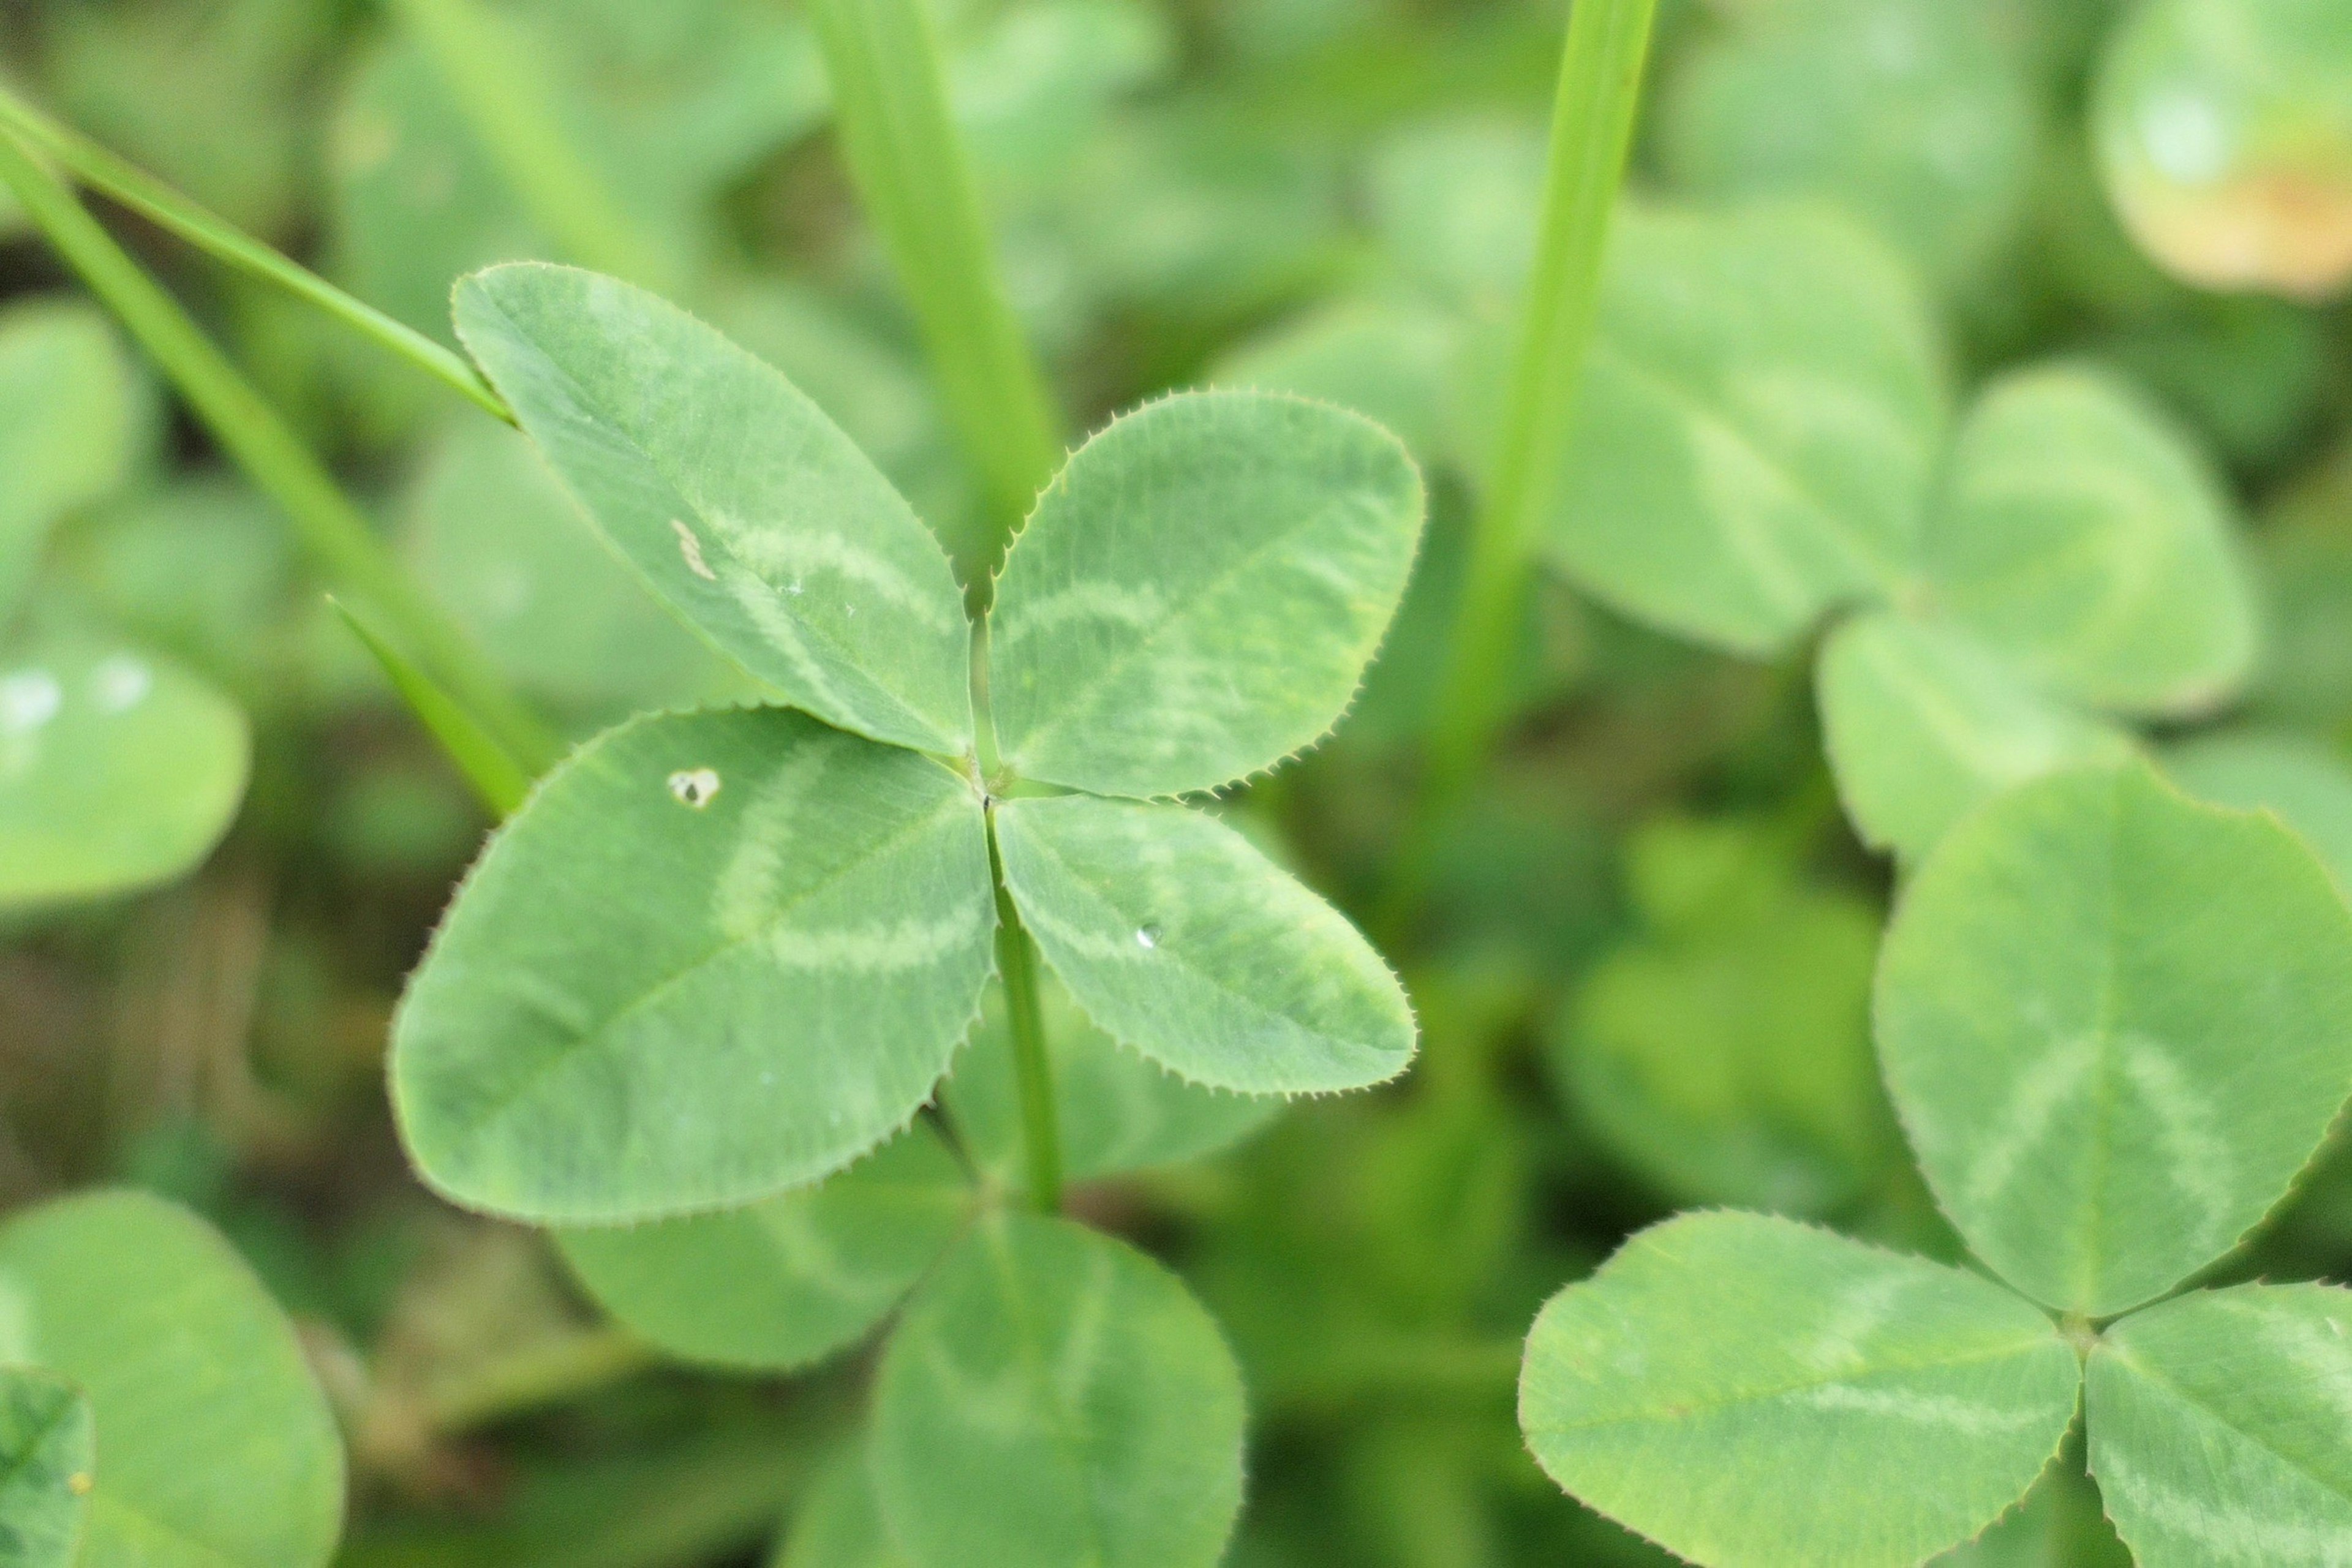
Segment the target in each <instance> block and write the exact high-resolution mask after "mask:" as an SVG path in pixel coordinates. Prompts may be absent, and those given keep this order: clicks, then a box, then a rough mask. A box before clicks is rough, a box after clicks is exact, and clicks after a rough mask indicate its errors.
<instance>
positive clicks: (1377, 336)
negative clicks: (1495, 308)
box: [1211, 298, 1463, 463]
mask: <svg viewBox="0 0 2352 1568" xmlns="http://www.w3.org/2000/svg"><path fill="white" fill-rule="evenodd" d="M1462 335H1463V334H1462V328H1461V325H1460V323H1459V322H1457V321H1454V320H1453V319H1452V318H1451V317H1449V316H1448V315H1446V314H1445V313H1444V312H1443V311H1441V310H1434V309H1433V308H1431V307H1429V306H1426V305H1420V304H1414V303H1412V302H1409V301H1406V300H1387V299H1378V298H1371V299H1343V300H1336V301H1334V302H1333V303H1331V304H1329V305H1327V306H1325V307H1323V308H1322V309H1320V310H1315V311H1313V312H1311V313H1309V314H1307V315H1305V316H1302V317H1300V318H1298V319H1297V320H1296V321H1285V322H1284V323H1282V325H1280V326H1278V327H1276V328H1275V329H1274V330H1273V331H1268V332H1265V333H1264V334H1262V335H1260V336H1258V337H1255V338H1252V339H1250V340H1248V341H1246V342H1244V343H1242V344H1241V345H1240V346H1239V347H1238V348H1236V349H1235V350H1234V352H1233V353H1230V354H1228V355H1226V356H1225V358H1224V359H1223V362H1222V363H1220V364H1219V366H1218V368H1217V370H1216V372H1215V374H1213V377H1212V378H1211V379H1213V381H1214V382H1215V383H1216V384H1218V385H1220V386H1247V387H1256V388H1259V389H1261V390H1263V391H1266V392H1286V393H1289V394H1292V395H1295V396H1299V397H1311V398H1318V399H1320V400H1321V401H1323V402H1326V403H1336V404H1338V405H1339V406H1341V407H1342V408H1353V409H1355V410H1357V411H1358V412H1359V413H1361V414H1365V415H1368V416H1370V417H1372V418H1374V419H1377V420H1379V421H1380V422H1381V424H1383V425H1385V426H1388V427H1389V428H1390V429H1391V430H1393V431H1394V432H1396V434H1397V437H1398V438H1399V439H1401V440H1402V441H1403V442H1404V444H1405V446H1406V447H1408V448H1410V449H1411V450H1412V452H1413V454H1414V455H1415V456H1416V457H1418V458H1420V459H1421V460H1422V461H1423V463H1434V462H1439V461H1442V460H1445V459H1448V458H1452V457H1454V455H1455V454H1454V447H1456V446H1457V445H1458V444H1459V439H1460V433H1459V432H1457V431H1456V430H1455V429H1454V404H1455V402H1456V401H1457V397H1456V389H1455V386H1454V383H1455V381H1456V380H1457V379H1458V377H1459V375H1460V368H1461V367H1460V363H1459V362H1460V360H1461V357H1462V341H1461V340H1462Z"/></svg>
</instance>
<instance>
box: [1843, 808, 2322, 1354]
mask: <svg viewBox="0 0 2352 1568" xmlns="http://www.w3.org/2000/svg"><path fill="white" fill-rule="evenodd" d="M1877 1021H1878V1047H1879V1054H1880V1057H1881V1058H1882V1060H1883V1062H1884V1064H1885V1070H1886V1079H1887V1083H1888V1086H1889V1088H1890V1089H1892V1090H1893V1092H1894V1096H1895V1106H1896V1109H1897V1110H1899V1111H1901V1113H1902V1116H1903V1121H1904V1124H1905V1126H1906V1129H1907V1130H1908V1131H1909V1132H1910V1134H1911V1141H1912V1143H1913V1146H1914V1147H1915V1148H1916V1150H1917V1152H1918V1154H1919V1161H1920V1164H1921V1166H1922V1168H1923V1169H1924V1171H1925V1173H1926V1174H1927V1182H1928V1184H1929V1186H1930V1187H1932V1188H1933V1189H1934V1191H1935V1194H1936V1196H1937V1200H1938V1202H1940V1203H1941V1205H1943V1208H1944V1212H1945V1213H1946V1214H1948V1215H1950V1216H1951V1219H1952V1221H1953V1223H1954V1224H1955V1225H1957V1226H1958V1227H1959V1230H1960V1233H1961V1235H1963V1236H1964V1237H1967V1238H1968V1240H1969V1246H1970V1247H1973V1248H1974V1249H1975V1251H1976V1254H1977V1256H1978V1257H1979V1258H1983V1259H1984V1261H1985V1262H1986V1263H1988V1264H1990V1265H1991V1266H1992V1268H1993V1269H1994V1270H1995V1271H1996V1272H1997V1273H1999V1274H2000V1276H2001V1277H2002V1278H2003V1279H2007V1280H2008V1281H2009V1282H2010V1283H2011V1284H2012V1285H2014V1286H2016V1287H2017V1288H2018V1289H2021V1290H2023V1291H2024V1292H2025V1293H2026V1294H2028V1295H2030V1296H2032V1297H2033V1298H2034V1299H2036V1300H2040V1301H2042V1302H2043V1303H2045V1304H2047V1305H2049V1306H2052V1307H2058V1308H2063V1309H2065V1310H2071V1311H2075V1312H2080V1313H2083V1314H2084V1315H2085V1316H2088V1317H2105V1316H2109V1315H2112V1314H2114V1313H2116V1312H2120V1311H2123V1310H2126V1309H2128V1308H2131V1307H2135V1306H2137V1305H2139V1304H2140V1303H2142V1302H2144V1301H2147V1300H2151V1299H2152V1298H2154V1297H2157V1296H2159V1295H2162V1294H2163V1293H2164V1292H2166V1291H2167V1290H2168V1289H2171V1288H2173V1287H2174V1286H2176V1285H2178V1284H2179V1283H2180V1282H2181V1281H2182V1280H2184V1279H2188V1278H2189V1276H2191V1275H2193V1274H2195V1273H2196V1272H2197V1271H2198V1270H2199V1269H2200V1268H2204V1267H2205V1266H2206V1265H2208V1264H2210V1263H2211V1262H2212V1261H2213V1260H2214V1259H2215V1258H2219V1257H2221V1255H2222V1254H2223V1253H2225V1252H2227V1251H2229V1250H2230V1248H2231V1247H2233V1246H2234V1245H2236V1243H2237V1242H2238V1240H2239V1238H2240V1237H2242V1236H2244V1235H2245V1234H2246V1232H2247V1231H2248V1230H2249V1229H2251V1228H2252V1226H2253V1225H2254V1224H2255V1223H2256V1222H2257V1221H2258V1220H2260V1219H2261V1218H2262V1216H2263V1214H2264V1213H2266V1212H2267V1211H2268V1210H2269V1209H2270V1208H2271V1206H2272V1205H2273V1204H2275V1203H2276V1202H2277V1201H2278V1200H2279V1198H2280V1197H2281V1196H2282V1195H2283V1194H2284V1193H2285V1191H2286V1188H2287V1184H2288V1183H2289V1182H2290V1181H2291V1180H2292V1179H2293V1177H2294V1173H2295V1172H2296V1171H2298V1170H2299V1169H2301V1168H2302V1166H2303V1165H2304V1163H2305V1162H2306V1161H2307V1160H2309V1159H2310V1157H2311V1155H2312V1153H2313V1152H2314V1151H2315V1149H2316V1148H2317V1147H2318V1145H2319V1142H2320V1140H2321V1137H2322V1136H2323V1135H2324V1134H2325V1133H2326V1130H2327V1127H2328V1124H2329V1122H2330V1121H2332V1120H2333V1119H2334V1117H2335V1115H2336V1110H2337V1108H2338V1107H2339V1106H2341V1105H2342V1104H2343V1102H2344V1099H2345V1095H2346V1093H2347V1090H2352V912H2347V910H2346V908H2345V904H2344V900H2343V899H2342V898H2341V897H2340V896H2339V895H2338V894H2337V892H2336V888H2335V884H2334V883H2333V881H2332V880H2331V879H2329V877H2328V875H2327V873H2326V870H2324V869H2323V868H2321V866H2320V865H2319V863H2318V861H2317V860H2315V858H2313V857H2312V855H2311V853H2310V851H2309V850H2307V849H2305V847H2304V846H2303V845H2302V844H2301V843H2300V842H2299V841H2298V840H2297V839H2296V838H2295V837H2294V835H2293V834H2291V833H2289V832H2288V831H2287V830H2286V829H2285V828H2284V827H2283V826H2280V825H2279V823H2278V822H2277V820H2276V819H2275V818H2272V817H2268V816H2250V815H2244V814H2241V813H2237V812H2231V811H2225V810H2221V809H2219V808H2216V807H2211V806H2204V805H2197V804H2196V803H2194V802H2192V801H2190V800H2189V799H2188V798H2187V797H2186V796H2184V795H2179V793H2177V792H2176V791H2174V790H2173V789H2172V788H2170V787H2169V786H2168V785H2167V784H2164V783H2163V782H2162V781H2161V780H2159V779H2158V777H2157V776H2156V774H2155V773H2154V772H2153V771H2152V770H2150V769H2148V768H2147V767H2145V766H2139V765H2135V766H2131V767H2126V768H2122V769H2115V770H2101V771H2093V772H2083V773H2065V774H2061V775H2059V776H2057V777H2054V778H2051V779H2045V780H2042V781H2041V782H2039V783H2036V784H2028V785H2026V786H2024V787H2023V788H2021V789H2019V790H2016V791H2014V792H2012V793H2011V794H2010V795H2004V796H2002V797H2001V798H2000V800H1998V801H1996V802H1994V803H1993V804H1992V805H1989V806H1987V807H1986V808H1985V809H1984V810H1982V811H1980V812H1979V813H1977V814H1976V815H1975V816H1971V817H1969V818H1968V819H1967V820H1966V821H1964V822H1962V823H1961V824H1960V825H1959V826H1958V827H1956V828H1954V829H1953V830H1952V832H1951V833H1950V834H1949V835H1948V836H1947V837H1946V838H1945V839H1944V841H1943V843H1942V844H1941V845H1939V846H1938V847H1937V850H1936V853H1935V854H1934V855H1933V856H1931V857H1930V858H1928V860H1927V864H1926V865H1925V866H1923V867H1922V868H1920V870H1919V872H1918V874H1917V875H1916V878H1915V879H1913V881H1912V883H1911V886H1910V889H1909V890H1908V892H1907V893H1906V897H1905V898H1904V900H1903V902H1902V905H1901V907H1900V909H1899V910H1898V911H1897V913H1896V915H1895V923H1894V925H1893V928H1892V929H1891V930H1890V931H1889V932H1888V935H1887V938H1886V942H1885V947H1884V949H1883V950H1882V954H1881V957H1880V962H1879V972H1878V994H1877Z"/></svg>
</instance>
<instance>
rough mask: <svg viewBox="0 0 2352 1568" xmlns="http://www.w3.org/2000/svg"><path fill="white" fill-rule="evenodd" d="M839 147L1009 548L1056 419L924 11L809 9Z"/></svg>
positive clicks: (906, 1) (857, 3)
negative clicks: (1009, 291) (1000, 261)
mask: <svg viewBox="0 0 2352 1568" xmlns="http://www.w3.org/2000/svg"><path fill="white" fill-rule="evenodd" d="M808 14H809V19H810V21H812V22H813V23H814V24H815V26H816V31H817V38H818V41H819V42H820V43H821V44H822V45H823V47H824V58H825V66H826V69H827V70H828V72H829V73H830V74H831V77H832V79H833V96H834V115H835V124H836V125H837V127H838V129H839V133H840V138H841V147H842V152H843V154H844V156H845V158H846V159H847V161H848V164H849V172H850V175H851V177H852V178H853V179H855V180H856V184H857V189H858V194H859V195H861V196H862V197H863V198H864V200H865V203H866V211H867V213H868V215H869V216H871V218H872V220H873V223H874V226H875V229H876V231H877V233H878V234H880V236H881V237H882V243H883V246H884V248H885V249H887V251H888V252H889V255H890V259H891V262H892V264H893V265H894V266H895V267H896V268H898V278H899V281H900V283H901V284H902V285H903V286H904V287H905V289H906V290H907V293H908V299H909V300H910V302H911V303H912V305H913V307H914V310H915V316H916V320H917V321H918V323H919V325H920V327H921V329H922V333H923V339H924V342H925V343H926V345H927V346H928V347H929V351H930V356H931V361H932V364H933V366H934V367H935V369H936V371H937V373H938V374H939V378H940V388H941V391H942V393H943V394H944V395H945V398H946V401H947V412H948V417H949V419H950V422H951V423H952V424H953V425H954V426H955V429H956V435H957V437H958V439H959V440H960V441H961V443H962V445H963V447H964V450H965V452H966V453H967V454H968V455H969V456H970V457H971V460H972V463H973V466H974V467H975V468H977V469H978V470H979V472H980V475H981V478H982V482H983V483H984V484H985V485H986V487H987V490H988V496H989V501H990V505H991V508H992V510H993V511H994V513H995V515H996V518H997V521H998V526H999V529H1000V531H1001V534H1002V537H1003V539H1006V540H1009V539H1010V538H1011V537H1012V535H1013V531H1014V530H1016V529H1017V528H1018V527H1019V526H1020V524H1021V521H1022V520H1023V519H1024V518H1025V517H1026V516H1027V515H1028V513H1029V509H1030V507H1031V506H1032V505H1033V504H1034V502H1035V501H1036V499H1037V494H1038V492H1039V491H1040V490H1042V489H1045V484H1046V481H1047V480H1049V479H1052V478H1053V477H1054V474H1055V470H1057V469H1058V468H1060V467H1061V466H1062V458H1063V456H1064V448H1063V445H1062V437H1061V418H1060V416H1059V415H1058V414H1057V413H1056V412H1055V408H1054V405H1053V401H1052V398H1051V396H1050V395H1048V394H1047V392H1046V390H1045V376H1044V374H1042V373H1041V372H1040V371H1039V369H1038V367H1037V362H1036V359H1035V357H1034V355H1033V354H1032V353H1030V351H1029V345H1028V342H1027V340H1026V339H1025V338H1024V336H1023V334H1022V331H1021V323H1020V321H1018V320H1017V319H1016V318H1015V317H1014V316H1013V307H1012V305H1011V304H1010V303H1009V302H1008V301H1007V300H1006V298H1005V293H1004V288H1003V281H1002V280H1001V279H1000V278H999V276H998V271H997V265H996V253H995V250H994V248H993V247H992V245H991V244H990V240H989V234H988V226H987V223H986V221H985V219H984V217H983V216H982V212H981V205H980V195H979V190H978V187H977V186H976V184H974V182H973V178H972V172H971V163H970V161H969V160H968V159H967V157H966V156H965V153H964V148H963V143H962V140H961V138H960V137H959V136H958V135H957V133H956V129H955V125H954V122H953V121H952V120H951V119H950V116H949V112H948V102H947V85H946V79H945V77H944V74H943V72H942V70H941V68H940V47H939V39H938V37H937V36H936V35H935V33H934V32H933V30H932V26H931V23H930V18H929V14H928V12H927V10H926V7H925V5H924V4H923V0H809V6H808Z"/></svg>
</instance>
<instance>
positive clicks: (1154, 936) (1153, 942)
mask: <svg viewBox="0 0 2352 1568" xmlns="http://www.w3.org/2000/svg"><path fill="white" fill-rule="evenodd" d="M1135 945H1136V946H1138V947H1139V948H1142V949H1143V950H1144V951H1145V952H1150V950H1151V949H1153V948H1155V947H1158V946H1159V945H1160V928H1159V927H1158V926H1138V927H1136V928H1135Z"/></svg>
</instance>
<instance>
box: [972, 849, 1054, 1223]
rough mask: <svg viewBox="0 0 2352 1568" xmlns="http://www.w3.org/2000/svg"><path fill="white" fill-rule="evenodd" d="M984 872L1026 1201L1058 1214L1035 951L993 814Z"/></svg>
mask: <svg viewBox="0 0 2352 1568" xmlns="http://www.w3.org/2000/svg"><path fill="white" fill-rule="evenodd" d="M988 868H989V873H990V875H991V876H992V878H993V879H994V880H995V883H996V967H997V970H998V972H999V973H1001V974H1002V975H1003V979H1004V1011H1005V1016H1006V1017H1007V1019H1008V1020H1009V1021H1010V1023H1011V1025H1012V1029H1013V1076H1014V1079H1015V1081H1016V1082H1017V1083H1018V1084H1019V1086H1020V1092H1021V1142H1022V1148H1023V1151H1024V1152H1025V1153H1026V1155H1027V1157H1028V1163H1029V1201H1030V1203H1031V1204H1032V1205H1034V1206H1035V1207H1036V1209H1037V1210H1038V1212H1040V1213H1041V1214H1059V1213H1060V1212H1061V1209H1062V1133H1061V1128H1060V1125H1059V1121H1058V1117H1057V1114H1056V1112H1055V1108H1054V1063H1053V1059H1052V1058H1050V1057H1048V1056H1047V1055H1046V1054H1045V1011H1044V1009H1042V1008H1041V1007H1039V1006H1038V1005H1037V952H1036V950H1035V949H1034V947H1032V946H1031V945H1030V943H1029V932H1028V931H1026V930H1025V929H1024V927H1023V926H1022V924H1021V911H1020V910H1017V909H1015V908H1013V895H1012V894H1011V893H1010V892H1008V891H1006V890H1005V887H1004V858H1003V853H1002V852H1001V851H999V850H998V848H997V847H996V809H995V807H994V806H991V807H990V808H989V814H988Z"/></svg>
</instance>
